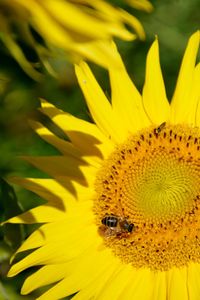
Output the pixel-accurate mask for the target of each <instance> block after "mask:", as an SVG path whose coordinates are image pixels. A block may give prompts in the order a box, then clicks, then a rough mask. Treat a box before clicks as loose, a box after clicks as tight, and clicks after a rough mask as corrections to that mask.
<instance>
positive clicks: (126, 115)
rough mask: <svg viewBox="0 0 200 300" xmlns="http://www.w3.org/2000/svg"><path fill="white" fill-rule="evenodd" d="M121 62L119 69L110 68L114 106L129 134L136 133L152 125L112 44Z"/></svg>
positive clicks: (138, 94) (119, 58) (140, 98)
mask: <svg viewBox="0 0 200 300" xmlns="http://www.w3.org/2000/svg"><path fill="white" fill-rule="evenodd" d="M112 48H113V51H115V52H116V55H117V57H118V61H119V65H120V67H119V68H112V67H110V68H109V76H110V82H111V89H112V106H113V110H114V112H115V113H116V115H117V116H118V119H119V120H120V123H123V124H124V127H125V126H126V130H127V132H128V133H129V134H130V133H135V132H136V131H138V130H140V129H142V128H144V127H147V126H148V125H150V122H149V119H148V118H147V115H146V114H145V112H144V109H143V104H142V97H141V95H140V93H139V92H138V90H137V89H136V87H135V85H134V84H133V82H132V81H131V79H130V77H129V76H128V74H127V71H126V69H125V67H124V65H123V62H122V60H121V57H120V55H119V53H118V52H117V48H116V46H115V45H114V43H113V44H112Z"/></svg>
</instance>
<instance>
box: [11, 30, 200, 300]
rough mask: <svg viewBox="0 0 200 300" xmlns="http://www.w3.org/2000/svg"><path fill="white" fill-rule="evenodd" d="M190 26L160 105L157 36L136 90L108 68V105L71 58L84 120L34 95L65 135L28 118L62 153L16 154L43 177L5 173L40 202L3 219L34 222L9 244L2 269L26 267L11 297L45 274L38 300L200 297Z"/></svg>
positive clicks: (199, 114) (198, 167) (197, 112)
mask: <svg viewBox="0 0 200 300" xmlns="http://www.w3.org/2000/svg"><path fill="white" fill-rule="evenodd" d="M199 42H200V33H199V32H196V33H195V34H193V35H192V37H191V38H190V40H189V43H188V46H187V48H186V51H185V54H184V57H183V61H182V65H181V68H180V73H179V76H178V81H177V85H176V88H175V92H174V95H173V98H172V101H171V104H169V102H168V100H167V97H166V93H165V86H164V82H163V78H162V73H161V69H160V63H159V49H158V41H157V40H155V42H154V43H153V45H152V47H151V48H150V50H149V53H148V56H147V64H146V78H145V84H144V89H143V93H142V95H141V94H140V93H139V92H138V90H137V89H136V87H135V85H134V84H133V83H132V82H131V80H130V78H129V77H128V74H127V72H126V70H125V68H124V66H123V63H122V61H121V59H120V56H119V54H118V52H117V50H116V47H115V46H114V45H113V47H112V51H113V52H114V53H115V55H116V57H118V61H119V64H120V65H121V67H120V68H117V69H115V68H113V67H112V66H111V67H110V69H109V76H110V82H111V89H112V97H111V98H112V99H111V101H112V103H110V102H109V101H108V100H107V98H106V97H105V95H104V93H103V91H102V90H101V88H100V87H99V85H98V83H97V82H96V80H95V78H94V76H93V74H92V72H91V71H90V69H89V67H88V66H87V65H86V64H85V63H84V62H82V63H80V64H79V65H77V66H76V74H77V77H78V81H79V84H80V86H81V88H82V91H83V93H84V95H85V98H86V101H87V104H88V107H89V110H90V112H91V115H92V117H93V119H94V122H95V124H92V123H89V122H86V121H83V120H80V119H78V118H76V117H74V116H72V115H70V114H67V113H64V112H62V111H61V110H59V109H57V108H55V107H54V106H53V105H51V104H49V103H47V102H46V101H42V108H41V110H42V112H43V113H44V114H46V115H47V116H49V117H50V118H51V119H52V120H53V122H55V123H56V125H58V126H59V127H60V128H61V129H62V130H63V131H64V132H65V133H66V135H67V136H68V137H69V139H70V142H67V141H65V140H62V139H60V138H58V137H57V136H55V135H53V133H51V132H50V131H49V130H48V129H47V128H45V127H43V126H42V125H41V124H40V123H37V122H34V123H32V126H33V127H34V129H35V130H36V132H37V133H38V134H39V135H40V136H41V137H42V138H43V139H45V140H46V141H47V142H49V143H51V144H52V145H54V146H55V147H57V148H58V149H59V150H60V152H61V153H62V154H63V155H62V156H53V157H31V158H26V159H27V160H28V161H29V162H30V163H32V164H33V165H34V166H36V167H38V168H40V169H41V170H43V171H44V172H46V173H48V174H50V175H51V176H52V179H49V178H48V179H34V178H27V179H13V181H14V182H15V183H18V184H20V185H22V186H23V187H25V188H27V189H29V190H31V191H33V192H35V193H36V194H38V195H39V196H41V197H43V198H45V199H46V200H47V201H48V202H47V203H46V204H44V205H41V206H39V207H36V208H33V209H31V210H30V211H28V212H26V213H24V214H22V215H20V216H18V217H14V218H12V219H10V220H9V222H11V223H46V224H44V225H42V226H41V227H40V228H39V229H37V230H36V231H35V232H34V233H33V234H32V235H31V236H30V237H29V238H28V239H27V240H26V241H25V242H24V243H23V245H22V246H21V247H20V248H19V249H18V251H17V253H19V252H22V251H25V250H32V252H31V253H30V254H29V255H27V256H26V257H25V258H24V259H22V260H21V261H19V262H17V263H15V264H14V265H13V266H12V267H11V269H10V271H9V276H14V275H16V274H18V273H19V272H21V271H23V270H24V269H26V268H29V267H31V266H40V268H39V269H38V270H37V271H36V272H35V273H33V274H32V275H31V276H29V277H28V278H27V279H26V281H25V283H24V285H23V287H22V294H27V293H29V292H31V291H32V290H34V289H37V288H38V287H41V286H45V285H48V284H51V283H55V284H54V286H53V287H51V288H50V289H48V290H47V291H46V292H45V293H44V294H43V295H41V296H40V297H39V298H38V299H39V300H55V299H61V298H63V297H65V296H67V295H70V294H73V293H77V294H76V295H75V296H74V297H73V299H76V300H78V299H81V300H88V299H98V300H107V299H108V300H110V299H113V300H117V299H123V300H130V299H135V300H137V299H145V300H152V299H154V300H156V299H157V300H166V299H168V300H173V299H184V300H186V299H187V300H189V299H190V300H197V299H199V295H200V277H199V274H200V188H199V186H200V105H199V100H200V84H199V78H200V64H197V65H195V61H196V56H197V51H198V48H199Z"/></svg>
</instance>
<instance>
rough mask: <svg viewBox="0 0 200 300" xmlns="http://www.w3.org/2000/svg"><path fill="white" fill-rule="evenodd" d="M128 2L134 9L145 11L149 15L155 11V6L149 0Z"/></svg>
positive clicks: (131, 0) (127, 0) (129, 0)
mask: <svg viewBox="0 0 200 300" xmlns="http://www.w3.org/2000/svg"><path fill="white" fill-rule="evenodd" d="M126 2H127V3H128V4H129V5H131V6H133V7H134V8H136V9H139V10H144V11H146V12H148V13H150V12H152V10H153V5H152V4H151V2H150V1H148V0H126Z"/></svg>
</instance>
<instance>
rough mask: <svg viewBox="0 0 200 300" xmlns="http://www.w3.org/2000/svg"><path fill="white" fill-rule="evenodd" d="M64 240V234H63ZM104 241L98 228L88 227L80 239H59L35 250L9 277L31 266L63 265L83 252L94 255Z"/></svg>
mask: <svg viewBox="0 0 200 300" xmlns="http://www.w3.org/2000/svg"><path fill="white" fill-rule="evenodd" d="M62 237H63V238H64V237H65V235H64V232H62ZM101 243H102V241H101V239H100V238H99V236H98V235H97V233H96V226H93V227H87V228H86V229H84V231H83V234H82V235H81V234H80V235H78V238H76V237H74V238H73V239H70V241H69V239H65V238H64V239H59V240H56V241H52V242H48V243H46V244H45V245H44V246H42V247H40V248H38V249H36V250H34V251H33V252H32V253H31V254H29V255H27V256H26V257H25V258H24V259H22V260H20V261H19V262H17V263H16V264H14V265H13V266H12V267H11V269H10V271H9V273H8V276H9V277H12V276H15V275H16V274H18V273H19V272H21V271H23V270H25V269H26V268H29V267H31V266H39V265H46V264H62V263H65V262H67V261H70V260H71V259H73V258H75V257H77V256H79V255H81V254H82V253H83V252H86V251H90V253H92V252H93V251H94V250H95V249H97V248H98V247H99V246H100V245H101Z"/></svg>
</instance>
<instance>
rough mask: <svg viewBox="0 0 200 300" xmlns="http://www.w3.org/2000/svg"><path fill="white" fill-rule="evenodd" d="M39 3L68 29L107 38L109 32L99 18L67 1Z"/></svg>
mask: <svg viewBox="0 0 200 300" xmlns="http://www.w3.org/2000/svg"><path fill="white" fill-rule="evenodd" d="M40 4H41V6H43V7H45V9H46V10H47V12H48V13H49V15H52V16H53V18H55V19H56V20H57V22H58V23H60V24H61V25H62V26H64V27H66V28H68V29H71V30H73V31H74V32H77V33H78V34H82V35H83V36H85V37H87V36H88V37H89V38H94V39H97V38H108V35H109V33H108V32H106V30H105V24H104V23H103V22H102V21H100V19H99V20H98V19H97V18H95V17H93V16H92V15H89V14H86V13H84V11H81V9H79V8H78V6H75V5H74V4H71V3H70V2H69V1H63V0H57V1H56V2H55V1H54V0H46V1H42V2H41V3H40ZM66 12H67V17H66ZM80 24H81V26H80ZM43 26H44V25H43Z"/></svg>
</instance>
